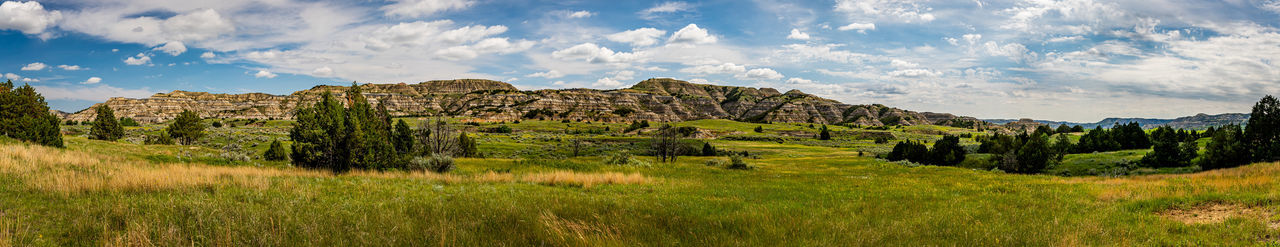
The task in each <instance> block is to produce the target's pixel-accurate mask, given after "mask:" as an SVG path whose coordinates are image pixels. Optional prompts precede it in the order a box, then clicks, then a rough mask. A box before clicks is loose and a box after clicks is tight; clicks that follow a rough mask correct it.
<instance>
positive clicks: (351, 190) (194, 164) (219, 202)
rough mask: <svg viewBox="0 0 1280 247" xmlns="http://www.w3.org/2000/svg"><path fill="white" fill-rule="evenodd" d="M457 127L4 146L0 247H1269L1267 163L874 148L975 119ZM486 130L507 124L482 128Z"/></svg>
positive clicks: (242, 132)
mask: <svg viewBox="0 0 1280 247" xmlns="http://www.w3.org/2000/svg"><path fill="white" fill-rule="evenodd" d="M210 121H212V120H210ZM450 121H451V122H452V123H454V124H456V126H458V127H459V128H462V129H464V130H467V131H469V132H471V133H474V134H475V135H476V136H477V137H478V140H479V149H480V151H481V153H482V154H483V155H484V156H485V158H459V159H457V161H458V162H459V165H458V169H457V170H455V171H453V172H450V173H445V174H437V173H430V172H402V171H355V172H349V173H344V174H333V173H329V172H327V171H317V170H306V169H300V168H294V167H291V166H290V165H289V164H288V163H287V162H271V161H265V160H262V158H261V153H262V152H263V151H265V149H266V143H269V142H270V141H271V140H282V141H286V143H287V140H285V139H287V135H286V133H287V130H288V126H289V125H288V122H287V121H266V122H259V123H258V124H253V123H247V122H246V121H243V120H241V121H236V122H231V121H228V122H223V123H225V124H227V125H228V126H230V125H232V124H233V123H234V125H236V127H224V128H212V129H210V130H209V136H208V137H207V138H205V141H204V142H203V143H201V144H198V145H192V146H176V145H141V144H137V143H135V141H136V138H134V139H135V140H134V141H131V140H130V139H129V138H126V139H125V140H122V141H118V142H105V141H97V140H89V139H87V138H85V137H83V136H79V135H74V134H73V135H67V136H65V142H66V146H67V148H65V149H56V148H48V147H43V146H38V145H31V144H23V143H19V142H16V141H13V140H3V141H0V246H81V245H111V246H153V245H160V246H171V245H216V246H246V245H248V246H261V245H413V246H423V245H468V246H470V245H484V246H492V245H520V246H523V245H538V246H624V245H626V246H630V245H636V244H641V245H693V246H885V245H890V246H898V245H912V246H920V245H925V246H934V245H948V246H954V245H960V246H1045V245H1060V246H1081V245H1088V246H1096V245H1160V246H1168V245H1196V246H1202V245H1209V246H1213V245H1225V246H1251V245H1259V246H1261V245H1276V244H1278V243H1280V229H1278V227H1280V214H1277V213H1278V212H1280V164H1278V163H1258V164H1252V165H1248V166H1243V167H1239V168H1232V169H1222V170H1213V171H1203V172H1195V171H1163V173H1172V174H1154V175H1117V176H1055V175H1018V174H1006V173H1003V172H1000V171H992V170H991V169H989V168H987V167H984V164H981V162H978V161H974V162H968V161H967V162H968V164H967V165H965V164H962V165H961V166H960V167H937V166H921V165H917V164H912V163H906V162H888V161H885V160H882V159H878V158H876V155H878V154H881V153H884V152H887V150H888V149H889V148H891V147H892V145H893V144H892V143H887V144H886V143H875V141H874V140H873V139H871V138H868V137H874V136H881V135H886V134H887V135H891V136H893V138H894V139H895V140H904V139H905V140H925V141H928V140H936V139H939V138H940V137H941V135H942V134H964V133H970V134H974V133H978V132H975V131H973V130H968V129H960V128H950V127H941V126H903V127H895V128H890V129H865V128H856V127H855V128H850V127H845V126H829V127H830V128H831V130H832V131H833V133H835V135H834V136H835V138H833V139H832V140H815V139H814V138H812V137H813V136H815V135H816V134H817V133H818V129H817V128H814V127H810V125H808V124H754V123H739V122H732V121H724V120H701V121H691V122H681V123H674V125H676V126H690V127H695V128H698V129H700V130H702V131H703V132H706V133H708V134H707V135H711V136H714V137H715V138H714V139H696V140H692V141H693V142H698V144H697V145H699V146H700V145H701V144H700V143H701V142H703V141H706V142H710V143H711V144H712V145H714V146H715V147H716V148H717V149H720V150H722V151H723V152H733V153H742V152H745V153H747V154H748V158H747V159H746V160H745V161H746V162H747V163H748V164H749V165H750V166H751V167H752V169H749V170H735V169H726V168H725V167H723V166H720V165H717V164H718V163H721V162H718V161H723V160H726V158H725V157H723V156H714V157H713V156H682V157H680V158H679V159H678V161H677V162H671V163H660V162H656V161H655V159H654V158H653V157H651V156H645V155H644V154H645V153H644V151H643V150H645V149H646V148H647V146H646V145H647V144H646V142H647V140H648V138H646V137H642V136H638V135H636V134H635V133H634V132H633V133H621V130H623V129H625V128H626V127H627V124H626V123H589V122H570V123H564V122H560V121H532V120H530V121H524V122H521V123H518V124H517V123H483V124H477V125H478V126H477V125H466V124H462V122H465V121H464V120H459V119H454V120H450ZM497 125H507V126H509V127H511V128H512V129H513V130H514V132H513V133H482V131H481V130H484V129H487V128H492V127H494V126H497ZM756 127H762V129H763V130H764V131H762V132H755V131H754V128H756ZM64 128H65V130H66V131H69V132H73V133H75V132H77V131H82V130H81V129H84V128H86V127H85V126H66V127H64ZM606 128H607V129H608V130H607V131H606V130H605V129H606ZM157 129H158V127H157V126H141V127H130V128H128V130H127V131H128V132H129V133H131V135H140V134H144V133H147V132H148V131H158V130H157ZM574 138H576V139H581V140H587V141H588V142H589V143H590V145H588V146H587V148H585V150H583V152H581V155H580V156H577V157H573V156H572V155H571V153H570V152H568V151H566V146H565V145H567V144H566V143H567V141H566V140H567V139H574ZM962 143H963V144H965V145H966V146H973V145H976V143H975V142H974V141H973V139H972V138H964V139H962ZM620 153H629V154H632V155H633V156H631V157H630V158H627V157H623V158H626V159H629V160H630V161H631V162H626V163H625V164H613V163H610V162H606V160H609V159H612V158H616V157H618V154H620ZM1143 153H1145V151H1143V150H1124V151H1117V152H1105V153H1092V154H1073V155H1068V156H1067V157H1066V158H1065V159H1064V161H1063V163H1062V164H1060V165H1058V166H1056V167H1050V169H1049V170H1050V171H1053V172H1057V173H1053V172H1050V174H1057V175H1082V174H1084V173H1081V174H1074V173H1072V172H1075V171H1082V170H1084V171H1087V170H1089V169H1093V170H1100V169H1102V170H1105V169H1107V168H1113V167H1115V166H1119V165H1121V164H1124V163H1126V162H1127V161H1132V160H1134V159H1138V158H1141V156H1142V154H1143ZM981 157H982V155H980V154H971V155H970V160H980V158H981ZM713 160H717V161H713ZM1055 169H1056V170H1055ZM1161 172H1162V171H1151V172H1150V173H1161ZM1193 172H1194V173H1193ZM1085 173H1087V172H1085Z"/></svg>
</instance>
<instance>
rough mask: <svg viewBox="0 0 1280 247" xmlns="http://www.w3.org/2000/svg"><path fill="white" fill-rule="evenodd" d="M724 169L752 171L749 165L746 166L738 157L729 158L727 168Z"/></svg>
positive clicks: (740, 157)
mask: <svg viewBox="0 0 1280 247" xmlns="http://www.w3.org/2000/svg"><path fill="white" fill-rule="evenodd" d="M726 168H729V169H734V170H751V169H752V167H751V166H750V165H747V162H746V161H743V160H742V156H738V155H734V156H729V166H728V167H726Z"/></svg>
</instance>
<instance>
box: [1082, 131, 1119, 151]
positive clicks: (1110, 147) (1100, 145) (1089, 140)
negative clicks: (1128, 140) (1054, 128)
mask: <svg viewBox="0 0 1280 247" xmlns="http://www.w3.org/2000/svg"><path fill="white" fill-rule="evenodd" d="M1113 135H1114V133H1113V131H1108V130H1104V129H1102V126H1098V127H1096V128H1094V129H1093V130H1091V131H1089V133H1085V134H1084V135H1083V136H1080V142H1079V143H1077V144H1076V152H1078V153H1091V152H1108V151H1116V150H1120V143H1119V142H1117V141H1116V140H1115V139H1114V138H1112V137H1111V136H1113Z"/></svg>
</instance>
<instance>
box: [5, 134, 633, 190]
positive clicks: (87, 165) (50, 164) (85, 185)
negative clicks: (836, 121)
mask: <svg viewBox="0 0 1280 247" xmlns="http://www.w3.org/2000/svg"><path fill="white" fill-rule="evenodd" d="M0 173H7V174H13V175H16V176H17V177H19V178H20V180H21V181H23V182H24V183H26V184H27V185H28V186H30V187H32V188H35V189H37V190H42V191H50V192H58V193H63V194H70V193H77V192H88V191H158V190H167V189H176V188H188V187H198V186H216V185H238V186H245V187H249V188H259V189H263V188H267V187H270V186H272V178H275V177H296V176H305V177H321V176H332V175H331V174H330V173H328V172H323V171H313V170H304V169H276V168H258V167H228V166H209V165H199V164H154V163H151V162H148V161H141V160H132V159H127V158H122V157H114V156H109V155H101V154H90V153H85V152H79V151H69V150H62V149H56V148H49V147H43V146H37V145H23V144H15V145H4V146H0ZM341 176H343V177H372V178H387V179H421V180H427V181H433V182H440V183H446V184H455V183H463V182H480V183H508V182H516V181H517V179H516V175H513V174H509V173H495V172H486V173H482V174H478V175H474V176H462V175H455V174H440V173H433V172H422V171H418V172H379V171H363V170H356V171H352V172H349V173H346V174H343V175H341ZM521 178H522V179H520V180H519V181H523V182H532V183H536V184H544V185H553V186H555V185H569V186H577V187H584V188H585V187H591V186H594V185H598V184H641V183H646V182H647V181H648V179H647V178H645V177H644V175H641V174H622V173H616V172H610V173H575V172H570V171H557V172H548V173H535V174H528V175H524V176H521Z"/></svg>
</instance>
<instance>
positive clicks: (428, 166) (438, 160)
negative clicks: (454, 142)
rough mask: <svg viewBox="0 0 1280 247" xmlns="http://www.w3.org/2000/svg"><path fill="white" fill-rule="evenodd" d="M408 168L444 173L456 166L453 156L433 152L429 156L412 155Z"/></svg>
mask: <svg viewBox="0 0 1280 247" xmlns="http://www.w3.org/2000/svg"><path fill="white" fill-rule="evenodd" d="M408 168H409V170H420V171H432V172H436V173H446V172H449V171H453V169H454V168H457V167H456V165H454V163H453V157H449V156H447V155H440V154H433V155H431V157H414V158H413V160H412V161H409V167H408Z"/></svg>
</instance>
